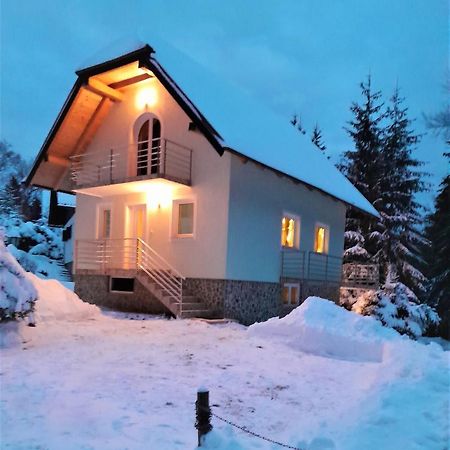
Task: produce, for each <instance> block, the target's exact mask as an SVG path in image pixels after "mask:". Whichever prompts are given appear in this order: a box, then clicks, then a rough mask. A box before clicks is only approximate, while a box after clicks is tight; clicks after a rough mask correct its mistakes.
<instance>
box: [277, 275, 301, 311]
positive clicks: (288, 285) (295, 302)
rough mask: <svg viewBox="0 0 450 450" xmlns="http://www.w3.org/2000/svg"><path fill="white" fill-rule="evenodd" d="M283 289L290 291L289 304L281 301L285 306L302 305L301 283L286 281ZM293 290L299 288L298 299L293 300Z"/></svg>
mask: <svg viewBox="0 0 450 450" xmlns="http://www.w3.org/2000/svg"><path fill="white" fill-rule="evenodd" d="M281 288H282V289H286V288H287V289H288V290H289V295H288V303H284V300H283V298H282V299H281V301H282V303H283V305H284V306H297V305H299V303H300V283H299V282H296V281H285V282H284V283H283V284H282V286H281ZM292 288H297V298H296V299H294V300H292V298H291V295H292Z"/></svg>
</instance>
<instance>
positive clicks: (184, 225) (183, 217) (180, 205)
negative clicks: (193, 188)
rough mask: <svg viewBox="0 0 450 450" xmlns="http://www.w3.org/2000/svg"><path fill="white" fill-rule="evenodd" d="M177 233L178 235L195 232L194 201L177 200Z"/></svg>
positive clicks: (187, 234)
mask: <svg viewBox="0 0 450 450" xmlns="http://www.w3.org/2000/svg"><path fill="white" fill-rule="evenodd" d="M175 205H176V209H177V214H176V228H175V230H176V233H175V234H176V235H177V236H178V237H187V236H193V234H194V202H187V201H186V202H177V203H176V204H175Z"/></svg>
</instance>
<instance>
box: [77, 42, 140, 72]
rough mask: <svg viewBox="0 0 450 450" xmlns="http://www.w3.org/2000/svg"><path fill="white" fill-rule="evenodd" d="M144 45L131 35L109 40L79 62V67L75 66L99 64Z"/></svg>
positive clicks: (83, 66)
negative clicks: (108, 42) (104, 45)
mask: <svg viewBox="0 0 450 450" xmlns="http://www.w3.org/2000/svg"><path fill="white" fill-rule="evenodd" d="M146 45H147V44H146V43H145V42H142V41H141V40H139V39H136V38H135V37H133V36H124V37H122V38H120V39H117V40H115V41H113V42H111V44H109V45H108V46H106V47H104V48H102V49H100V50H99V51H97V52H95V53H94V54H93V55H91V56H89V58H87V59H85V60H84V61H83V62H82V64H80V67H78V68H77V71H80V70H83V69H87V68H89V67H92V66H96V65H97V64H101V63H104V62H106V61H110V60H112V59H116V58H118V57H119V56H122V55H126V54H128V53H132V52H134V51H136V50H139V49H141V48H143V47H145V46H146Z"/></svg>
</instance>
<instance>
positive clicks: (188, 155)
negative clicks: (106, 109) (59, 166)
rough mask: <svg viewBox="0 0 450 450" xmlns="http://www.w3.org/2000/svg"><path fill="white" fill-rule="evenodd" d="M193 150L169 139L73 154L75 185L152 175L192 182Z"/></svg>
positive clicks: (132, 179)
mask: <svg viewBox="0 0 450 450" xmlns="http://www.w3.org/2000/svg"><path fill="white" fill-rule="evenodd" d="M192 153H193V152H192V149H190V148H188V147H185V146H184V145H181V144H178V143H176V142H174V141H171V140H169V139H159V138H158V139H153V140H151V141H148V142H147V143H146V144H145V145H143V144H142V143H139V144H137V145H136V144H134V145H126V146H122V147H119V146H117V147H112V148H109V149H103V150H98V151H95V150H94V151H90V152H87V153H82V154H78V155H73V156H71V157H70V173H71V179H72V182H73V184H74V187H75V188H83V187H93V186H104V185H108V184H117V183H126V182H128V181H139V180H144V179H151V178H166V179H168V180H171V181H176V182H178V183H182V184H187V185H190V184H191V181H192Z"/></svg>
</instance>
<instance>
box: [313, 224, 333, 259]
mask: <svg viewBox="0 0 450 450" xmlns="http://www.w3.org/2000/svg"><path fill="white" fill-rule="evenodd" d="M328 235H329V232H328V227H326V226H325V225H316V233H315V240H314V251H315V252H316V253H328Z"/></svg>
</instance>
